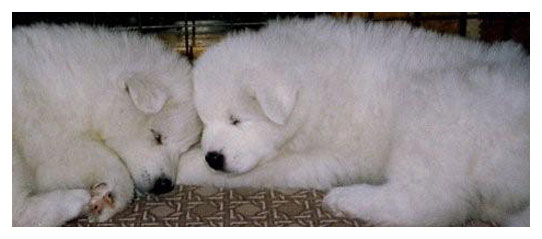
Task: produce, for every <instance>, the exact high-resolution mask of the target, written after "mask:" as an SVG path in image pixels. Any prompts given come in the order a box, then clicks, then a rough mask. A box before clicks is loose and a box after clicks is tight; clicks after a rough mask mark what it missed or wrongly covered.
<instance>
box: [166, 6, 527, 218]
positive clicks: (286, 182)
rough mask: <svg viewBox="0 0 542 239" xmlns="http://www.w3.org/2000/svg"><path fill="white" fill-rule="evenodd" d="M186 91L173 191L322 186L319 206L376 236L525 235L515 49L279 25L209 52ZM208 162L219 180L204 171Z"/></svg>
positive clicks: (521, 84) (352, 28)
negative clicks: (498, 227)
mask: <svg viewBox="0 0 542 239" xmlns="http://www.w3.org/2000/svg"><path fill="white" fill-rule="evenodd" d="M194 86H195V104H196V109H197V111H198V114H199V115H200V118H201V119H202V121H203V123H204V132H203V138H202V142H201V146H202V149H196V150H194V151H189V152H188V153H187V154H185V156H183V158H182V159H181V162H180V166H179V176H178V178H177V179H178V183H184V184H212V185H217V186H228V187H232V186H264V187H310V188H317V189H330V191H329V193H328V194H327V195H326V197H325V199H324V202H323V203H324V205H325V206H326V207H328V208H329V209H331V210H333V211H334V212H337V213H339V214H346V215H350V216H353V217H357V218H362V219H366V220H370V221H372V222H374V223H380V224H381V225H402V226H422V225H430V226H437V225H451V224H456V223H462V222H464V221H465V220H466V219H467V218H479V219H482V220H491V221H497V222H501V223H503V224H505V225H529V57H528V56H526V55H525V53H524V52H523V51H522V49H521V47H520V46H518V45H515V44H513V43H501V44H495V45H488V44H485V43H480V42H475V41H470V40H466V39H463V38H459V37H454V36H446V35H444V36H443V35H439V34H436V33H431V32H427V31H425V30H421V29H413V28H411V27H410V26H408V25H406V24H381V23H365V22H363V21H361V20H353V21H351V22H343V21H338V20H333V19H331V18H326V17H324V18H317V19H314V20H300V19H293V20H284V21H279V22H276V23H271V24H270V25H269V26H268V27H266V28H264V29H263V30H261V31H259V32H242V33H239V34H234V35H231V36H229V37H227V38H226V39H225V40H223V41H222V42H220V43H218V44H216V45H215V46H213V47H211V48H210V49H209V50H208V51H207V52H206V53H205V54H204V55H203V56H202V57H201V58H200V59H199V60H198V61H197V62H196V65H195V68H194ZM237 120H238V122H237ZM233 123H236V124H235V125H234V124H233ZM211 151H216V152H220V153H222V154H223V155H224V157H225V171H226V172H227V173H221V172H213V171H212V170H210V169H209V167H207V166H206V162H205V159H204V157H205V154H206V153H208V152H211Z"/></svg>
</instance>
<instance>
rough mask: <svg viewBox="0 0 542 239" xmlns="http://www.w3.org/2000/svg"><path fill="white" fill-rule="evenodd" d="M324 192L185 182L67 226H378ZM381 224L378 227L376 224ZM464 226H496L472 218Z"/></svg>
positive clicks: (69, 223)
mask: <svg viewBox="0 0 542 239" xmlns="http://www.w3.org/2000/svg"><path fill="white" fill-rule="evenodd" d="M323 196H324V193H323V192H321V191H318V190H307V189H253V188H236V189H224V188H215V187H209V186H190V185H182V186H179V187H177V188H176V189H175V190H173V191H172V192H170V193H167V194H163V195H159V196H153V195H147V196H144V197H139V198H136V199H135V200H134V201H133V202H132V203H131V204H130V205H129V206H128V207H127V208H126V209H125V210H124V211H122V212H120V213H118V214H117V215H115V216H114V217H113V218H111V219H109V220H108V221H106V222H102V223H90V222H89V221H88V219H87V218H86V217H81V218H78V219H75V220H72V221H70V222H68V223H66V224H65V225H64V226H68V227H73V226H83V227H85V226H105V227H107V226H109V227H124V226H126V227H142V226H145V227H147V226H154V227H168V226H172V227H185V226H187V227H190V226H197V227H202V226H203V227H214V226H218V227H243V226H249V227H260V226H261V227H281V226H290V227H356V226H375V225H372V224H370V223H368V222H364V221H362V220H358V219H351V218H343V217H335V216H333V215H332V214H331V213H329V212H327V211H326V210H324V209H323V208H322V198H323ZM376 226H377V225H376ZM460 226H496V225H495V224H491V223H483V222H474V221H469V222H467V223H465V224H463V225H460Z"/></svg>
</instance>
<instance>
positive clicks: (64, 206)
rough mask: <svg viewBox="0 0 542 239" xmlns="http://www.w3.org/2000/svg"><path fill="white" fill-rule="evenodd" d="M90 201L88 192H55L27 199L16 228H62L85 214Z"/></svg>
mask: <svg viewBox="0 0 542 239" xmlns="http://www.w3.org/2000/svg"><path fill="white" fill-rule="evenodd" d="M89 201H90V194H89V193H88V191H87V190H82V189H72V190H55V191H52V192H49V193H42V194H38V195H35V196H31V197H28V198H25V200H24V202H23V203H22V209H21V211H20V212H19V214H18V215H17V219H16V220H14V223H13V224H14V226H45V227H48V226H60V225H62V224H63V223H65V222H67V221H69V220H71V219H74V218H76V217H78V216H80V215H81V214H82V213H84V212H85V211H86V209H87V205H88V203H89Z"/></svg>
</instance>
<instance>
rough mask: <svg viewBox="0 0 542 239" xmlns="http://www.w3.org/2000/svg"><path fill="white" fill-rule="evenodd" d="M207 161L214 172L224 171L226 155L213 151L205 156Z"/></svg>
mask: <svg viewBox="0 0 542 239" xmlns="http://www.w3.org/2000/svg"><path fill="white" fill-rule="evenodd" d="M205 161H207V164H209V167H211V168H212V169H214V170H218V171H224V155H222V154H221V153H219V152H216V151H211V152H208V153H207V154H206V155H205Z"/></svg>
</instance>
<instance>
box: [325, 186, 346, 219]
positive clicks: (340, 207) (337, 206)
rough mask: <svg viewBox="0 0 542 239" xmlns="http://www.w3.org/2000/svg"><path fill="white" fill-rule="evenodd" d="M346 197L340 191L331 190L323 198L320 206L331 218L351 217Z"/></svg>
mask: <svg viewBox="0 0 542 239" xmlns="http://www.w3.org/2000/svg"><path fill="white" fill-rule="evenodd" d="M346 196H347V195H344V193H343V192H341V190H339V189H333V190H332V191H331V192H330V193H328V194H327V195H326V196H325V197H324V201H323V202H322V206H323V208H324V209H325V210H326V211H328V212H331V214H333V216H336V217H351V216H352V214H353V213H352V212H351V211H350V210H349V208H348V205H347V204H348V200H347V199H346V198H345V197H346Z"/></svg>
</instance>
